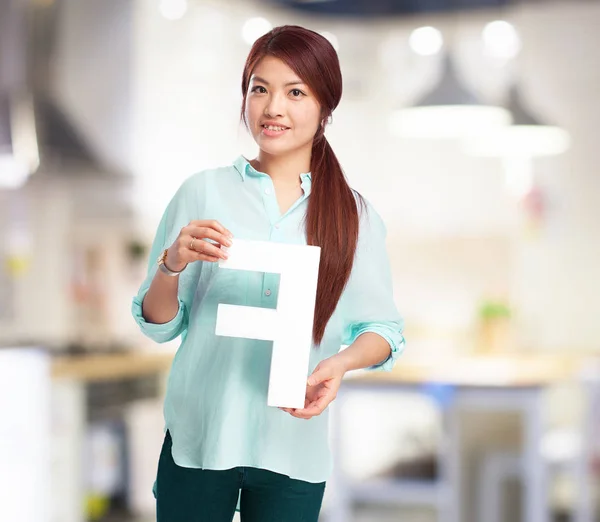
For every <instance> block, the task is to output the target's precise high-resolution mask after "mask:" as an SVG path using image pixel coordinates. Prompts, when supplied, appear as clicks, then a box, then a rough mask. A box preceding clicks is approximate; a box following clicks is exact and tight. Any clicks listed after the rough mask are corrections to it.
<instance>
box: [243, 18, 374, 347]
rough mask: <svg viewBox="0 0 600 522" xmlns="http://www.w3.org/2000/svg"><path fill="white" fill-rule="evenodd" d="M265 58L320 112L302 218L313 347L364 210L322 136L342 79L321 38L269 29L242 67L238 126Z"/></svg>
mask: <svg viewBox="0 0 600 522" xmlns="http://www.w3.org/2000/svg"><path fill="white" fill-rule="evenodd" d="M265 56H273V57H275V58H278V59H280V60H281V61H283V62H284V63H285V64H286V65H287V66H288V67H289V68H290V69H292V70H293V71H294V72H295V73H296V74H297V75H298V76H299V77H300V79H301V80H302V81H303V82H305V83H306V84H307V85H308V86H309V87H310V89H311V90H312V92H313V93H314V94H315V96H316V98H317V101H318V102H319V104H320V106H321V121H322V122H323V124H322V125H320V126H319V130H318V131H317V133H316V134H315V137H314V140H313V145H312V154H311V160H310V170H311V177H312V188H311V193H310V198H309V202H308V210H307V213H306V241H307V243H308V244H309V245H316V246H320V247H321V261H320V264H319V282H318V286H317V299H316V309H315V321H314V327H313V342H314V344H315V345H317V346H318V345H320V344H321V341H322V340H323V335H324V333H325V327H326V326H327V323H328V322H329V319H330V318H331V316H332V315H333V312H334V311H335V309H336V306H337V304H338V301H339V299H340V296H341V295H342V292H343V290H344V288H345V286H346V283H347V282H348V279H349V278H350V273H351V271H352V265H353V263H354V254H355V252H356V244H357V242H358V231H359V214H358V205H357V201H360V203H361V205H362V206H365V205H364V200H363V199H362V197H361V196H360V194H358V193H357V192H356V191H354V190H352V189H351V188H350V186H349V185H348V182H347V181H346V177H345V176H344V172H343V170H342V167H341V165H340V163H339V161H338V159H337V158H336V156H335V154H334V152H333V150H332V148H331V146H330V145H329V143H328V142H327V138H325V134H324V131H325V124H326V123H327V122H328V120H329V118H330V116H331V113H332V112H333V110H334V109H335V108H336V107H337V105H338V104H339V102H340V99H341V97H342V73H341V70H340V63H339V60H338V56H337V53H336V52H335V49H334V48H333V47H332V45H331V44H330V43H329V41H328V40H327V39H326V38H325V37H323V36H321V35H320V34H319V33H316V32H314V31H311V30H310V29H305V28H304V27H299V26H296V25H283V26H280V27H275V28H274V29H273V30H271V31H269V32H268V33H267V34H265V35H264V36H262V37H261V38H259V39H258V40H256V42H254V45H253V46H252V49H251V50H250V53H249V55H248V58H247V60H246V65H245V66H244V73H243V77H242V93H243V103H242V120H243V121H244V123H245V124H246V126H247V125H248V122H247V121H246V115H245V110H244V108H245V106H246V96H247V93H248V85H249V83H250V77H251V76H252V72H253V70H254V68H255V67H256V65H257V64H258V62H259V61H260V60H261V59H262V58H264V57H265ZM355 195H356V197H355Z"/></svg>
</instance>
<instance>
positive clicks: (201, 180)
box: [177, 165, 240, 197]
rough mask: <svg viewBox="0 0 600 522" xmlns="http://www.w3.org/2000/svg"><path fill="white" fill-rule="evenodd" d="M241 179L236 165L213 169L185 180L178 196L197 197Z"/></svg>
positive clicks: (204, 170)
mask: <svg viewBox="0 0 600 522" xmlns="http://www.w3.org/2000/svg"><path fill="white" fill-rule="evenodd" d="M237 179H240V175H239V173H238V171H237V170H236V168H235V166H234V165H225V166H219V167H211V168H207V169H203V170H200V171H197V172H195V173H193V174H191V175H189V176H188V177H187V178H185V179H184V180H183V182H182V183H181V184H180V185H179V188H178V190H177V194H178V195H180V196H184V197H185V196H189V195H197V194H199V193H204V192H206V191H207V190H211V189H214V188H217V187H218V186H219V185H221V184H229V183H233V182H235V181H236V180H237Z"/></svg>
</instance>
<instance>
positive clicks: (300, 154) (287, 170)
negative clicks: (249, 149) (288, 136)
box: [250, 150, 310, 187]
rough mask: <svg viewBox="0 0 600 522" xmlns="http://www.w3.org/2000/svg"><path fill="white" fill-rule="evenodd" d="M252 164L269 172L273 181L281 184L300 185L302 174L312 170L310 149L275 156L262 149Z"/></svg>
mask: <svg viewBox="0 0 600 522" xmlns="http://www.w3.org/2000/svg"><path fill="white" fill-rule="evenodd" d="M250 164H251V165H252V166H253V167H254V168H255V169H256V170H258V171H259V172H264V173H265V174H268V175H269V176H270V177H271V179H272V180H273V183H274V184H276V185H280V186H288V187H289V186H299V185H300V174H303V173H305V172H309V171H310V150H309V152H308V154H307V153H306V152H305V151H303V150H301V151H297V152H294V153H292V154H286V155H282V156H274V155H272V154H267V153H265V152H263V151H262V150H261V151H260V152H259V154H258V158H256V159H254V160H252V161H250Z"/></svg>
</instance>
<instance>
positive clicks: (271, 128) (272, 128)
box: [263, 125, 287, 131]
mask: <svg viewBox="0 0 600 522" xmlns="http://www.w3.org/2000/svg"><path fill="white" fill-rule="evenodd" d="M263 127H264V128H265V129H269V130H272V131H282V130H285V129H287V127H273V126H272V125H263Z"/></svg>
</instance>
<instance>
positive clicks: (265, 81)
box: [252, 76, 305, 87]
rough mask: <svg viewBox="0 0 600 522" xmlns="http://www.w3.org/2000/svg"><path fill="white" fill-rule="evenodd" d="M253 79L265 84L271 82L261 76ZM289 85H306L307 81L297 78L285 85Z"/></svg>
mask: <svg viewBox="0 0 600 522" xmlns="http://www.w3.org/2000/svg"><path fill="white" fill-rule="evenodd" d="M252 81H255V82H260V83H264V84H265V85H269V82H268V81H267V80H265V79H264V78H261V77H260V76H253V77H252ZM289 85H305V83H304V82H303V81H300V80H296V81H293V82H287V83H286V84H285V85H284V87H288V86H289Z"/></svg>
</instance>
